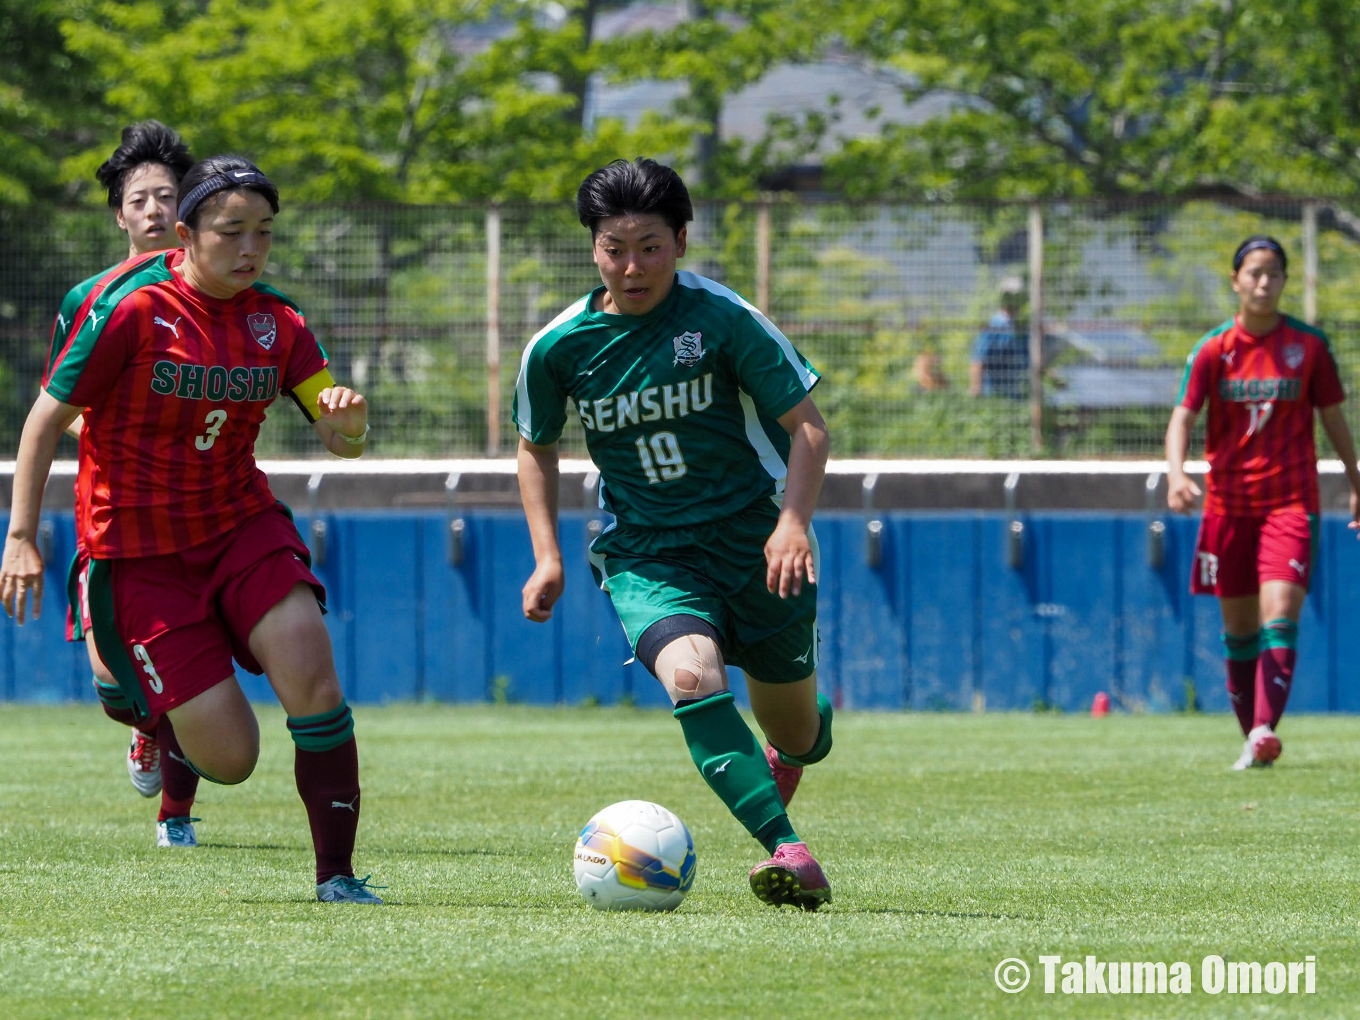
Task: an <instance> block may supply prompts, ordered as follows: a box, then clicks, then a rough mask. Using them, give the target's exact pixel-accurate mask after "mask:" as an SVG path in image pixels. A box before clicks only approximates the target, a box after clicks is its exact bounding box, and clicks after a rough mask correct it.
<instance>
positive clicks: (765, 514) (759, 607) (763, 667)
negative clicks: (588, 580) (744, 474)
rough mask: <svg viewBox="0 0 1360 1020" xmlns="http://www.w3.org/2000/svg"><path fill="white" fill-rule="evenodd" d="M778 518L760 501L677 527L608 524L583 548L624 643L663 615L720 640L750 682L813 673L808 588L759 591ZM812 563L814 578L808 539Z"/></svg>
mask: <svg viewBox="0 0 1360 1020" xmlns="http://www.w3.org/2000/svg"><path fill="white" fill-rule="evenodd" d="M778 519H779V509H778V508H777V507H776V506H775V505H774V504H773V503H772V502H761V503H756V504H753V505H752V506H749V507H747V508H746V509H745V510H743V511H741V513H739V514H736V515H735V516H733V517H728V518H726V519H725V520H721V521H714V522H712V523H709V524H699V525H694V526H692V527H687V528H667V529H659V528H638V527H630V526H628V525H623V524H616V525H613V526H611V527H610V528H608V529H606V530H605V531H604V532H603V533H602V534H601V535H600V536H599V537H598V538H597V539H595V541H594V542H592V543H591V545H590V565H591V569H592V570H593V571H594V572H595V580H596V582H597V583H598V584H599V585H600V587H601V588H602V589H603V590H604V591H606V592H608V593H609V597H610V598H611V599H612V600H613V602H614V609H615V611H617V612H618V614H619V620H620V621H621V622H622V623H623V630H624V633H625V634H627V635H628V643H629V644H630V645H632V646H633V648H634V650H636V649H637V644H638V639H639V638H641V637H642V635H643V633H644V632H645V631H646V630H647V628H648V627H650V626H651V625H652V624H654V623H656V622H657V621H659V620H664V619H665V618H666V617H668V616H679V615H688V616H697V617H699V618H700V619H703V620H706V621H708V623H710V624H711V625H712V626H713V628H714V629H715V630H717V632H718V633H719V634H720V635H722V638H723V658H724V659H725V660H726V661H727V662H728V663H729V664H730V665H733V666H737V667H739V668H740V669H742V670H744V671H745V672H746V673H747V674H749V675H750V676H751V677H752V678H753V679H756V680H761V681H764V682H765V683H793V682H794V681H796V680H802V679H803V678H804V677H807V676H809V675H811V674H812V672H813V671H814V670H815V669H816V668H817V586H816V585H815V584H806V583H805V584H804V585H803V590H802V592H801V593H800V594H798V595H791V596H789V597H788V598H786V599H781V598H780V597H779V596H778V595H777V594H771V593H770V591H769V590H768V589H767V588H766V587H765V571H766V564H765V543H766V541H768V540H769V537H770V534H771V532H773V531H774V526H775V522H776V521H777V520H778ZM808 538H809V540H811V542H812V556H813V562H814V564H815V566H816V568H817V569H818V570H819V571H820V569H821V560H820V555H819V552H818V548H817V536H816V534H815V533H814V532H813V530H812V529H811V528H809V529H808Z"/></svg>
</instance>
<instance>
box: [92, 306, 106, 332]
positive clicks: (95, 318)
mask: <svg viewBox="0 0 1360 1020" xmlns="http://www.w3.org/2000/svg"><path fill="white" fill-rule="evenodd" d="M104 318H106V319H107V318H108V316H107V315H106V316H104ZM98 325H99V316H98V315H95V314H94V309H93V308H91V309H90V328H91V329H95V328H96V327H97V326H98Z"/></svg>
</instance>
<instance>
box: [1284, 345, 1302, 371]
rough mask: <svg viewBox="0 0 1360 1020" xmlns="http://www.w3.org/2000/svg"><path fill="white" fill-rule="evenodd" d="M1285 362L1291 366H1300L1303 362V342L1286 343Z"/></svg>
mask: <svg viewBox="0 0 1360 1020" xmlns="http://www.w3.org/2000/svg"><path fill="white" fill-rule="evenodd" d="M1284 363H1285V364H1286V365H1288V366H1289V367H1290V368H1298V367H1299V366H1300V365H1302V364H1303V344H1285V345H1284Z"/></svg>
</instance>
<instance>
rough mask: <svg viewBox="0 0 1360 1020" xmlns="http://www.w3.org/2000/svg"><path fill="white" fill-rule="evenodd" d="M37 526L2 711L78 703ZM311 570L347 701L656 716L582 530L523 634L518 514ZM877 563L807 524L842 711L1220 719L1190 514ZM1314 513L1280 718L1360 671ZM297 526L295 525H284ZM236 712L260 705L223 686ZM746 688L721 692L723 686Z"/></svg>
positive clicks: (990, 520)
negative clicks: (1096, 704) (631, 708)
mask: <svg viewBox="0 0 1360 1020" xmlns="http://www.w3.org/2000/svg"><path fill="white" fill-rule="evenodd" d="M52 519H53V520H54V522H55V523H56V525H57V526H56V530H55V535H54V546H53V550H52V556H51V558H50V563H49V569H48V575H47V581H46V587H47V592H48V596H47V611H46V612H45V613H44V614H43V616H42V619H41V620H39V621H37V622H34V623H30V624H28V625H26V626H24V627H22V628H18V627H16V626H14V625H13V623H11V622H8V621H7V622H5V623H4V624H3V625H0V698H3V699H8V700H25V701H62V700H69V699H78V700H84V701H88V700H93V695H92V692H91V686H90V680H89V670H88V665H87V663H86V661H85V657H84V651H83V648H81V647H80V646H72V645H67V644H66V643H65V642H64V641H63V627H64V611H65V598H64V589H65V566H66V563H67V562H68V560H69V557H70V555H71V551H72V541H73V540H72V532H71V522H70V515H69V514H67V515H65V517H63V516H62V515H60V514H54V515H52ZM322 519H323V520H324V521H325V524H326V528H327V543H326V544H327V549H326V557H325V562H324V564H323V565H321V566H318V568H317V573H318V575H319V576H320V577H321V579H322V581H324V582H325V584H326V587H327V589H328V591H329V595H330V609H331V612H330V614H329V615H328V616H327V622H328V624H329V627H330V631H331V636H332V639H333V641H334V644H335V656H336V663H337V666H338V669H339V672H340V677H341V682H342V683H343V685H344V688H345V693H346V695H347V696H348V697H349V698H350V699H351V700H352V701H356V702H366V701H367V702H381V701H389V700H409V699H421V698H426V699H437V700H441V701H481V700H488V699H494V698H496V697H499V696H504V697H508V698H510V699H513V700H519V701H526V702H535V703H554V702H562V703H567V704H579V703H582V702H585V701H587V700H591V699H595V700H598V701H600V702H604V703H612V702H618V701H621V700H624V699H631V700H632V701H634V702H636V703H637V704H640V705H655V706H662V705H665V704H666V700H665V697H664V695H663V694H662V693H661V691H660V688H659V685H658V684H656V682H655V681H654V680H653V679H652V678H651V677H650V676H649V675H648V674H647V673H646V671H645V670H643V669H642V667H640V666H638V665H637V664H636V663H630V662H629V661H628V660H629V659H630V657H631V653H630V651H629V648H628V645H627V643H626V642H625V640H624V637H623V632H622V630H621V629H620V627H619V625H618V621H617V619H616V618H615V616H614V613H613V610H612V608H611V606H610V604H609V600H608V598H607V596H605V595H604V594H603V593H601V592H600V591H599V590H598V589H596V588H595V587H594V585H593V583H592V581H591V577H590V572H589V569H588V567H587V564H586V554H585V549H586V541H587V531H586V525H587V519H586V517H585V516H584V515H582V514H580V513H577V514H570V513H568V514H564V515H563V521H562V546H563V554H564V556H565V557H566V563H567V571H568V574H567V590H566V593H565V594H564V596H563V599H562V601H561V603H559V607H558V609H557V611H556V612H555V613H554V616H553V619H552V620H551V621H550V622H549V623H547V624H543V625H536V624H532V623H529V622H528V621H526V620H524V619H523V616H522V614H521V612H520V588H521V586H522V585H523V583H524V581H525V579H526V578H527V577H528V576H529V573H530V571H531V569H532V565H533V564H532V553H531V550H530V546H529V539H528V532H527V529H526V528H525V525H524V522H523V518H522V517H521V516H520V515H519V514H518V513H511V512H495V511H484V512H469V513H468V514H467V515H466V517H465V522H466V530H465V533H464V543H463V549H464V556H463V559H462V562H461V563H459V564H457V565H454V564H452V563H451V562H450V557H449V530H448V521H447V519H446V517H445V516H444V515H443V514H441V513H395V512H391V511H373V512H363V511H349V512H343V513H339V512H337V513H334V514H326V515H324V517H323V518H322ZM883 520H884V529H883V533H882V544H881V549H880V553H881V556H880V562H879V564H878V565H877V566H871V565H870V564H869V562H868V556H867V555H866V533H865V525H864V520H863V518H862V517H860V516H859V515H858V514H844V513H842V514H838V513H827V514H823V515H819V517H818V519H817V525H816V526H817V533H818V536H819V538H820V541H821V547H822V577H821V582H820V586H821V592H820V621H821V636H822V645H821V669H820V677H821V679H822V683H823V686H824V688H826V689H829V690H830V691H831V692H832V693H833V694H834V696H835V698H836V700H837V702H838V703H839V704H840V705H843V706H846V707H854V708H875V709H902V708H911V709H918V710H930V709H969V708H972V707H973V706H974V705H975V703H976V702H977V701H979V700H980V701H984V702H985V705H986V707H987V708H988V709H1001V710H1005V709H1028V708H1031V707H1033V706H1034V705H1035V704H1036V703H1039V702H1043V703H1046V704H1050V705H1055V706H1058V707H1061V708H1063V709H1064V710H1067V711H1080V710H1084V709H1086V708H1088V707H1089V706H1090V704H1091V699H1092V697H1093V696H1094V695H1095V693H1096V692H1097V691H1099V690H1105V691H1108V692H1109V693H1110V694H1111V695H1112V697H1113V698H1114V699H1115V701H1116V703H1117V704H1123V705H1124V706H1126V707H1130V708H1135V707H1137V708H1146V709H1148V710H1152V711H1157V710H1166V709H1171V708H1174V707H1179V706H1183V705H1184V702H1185V698H1186V680H1187V678H1188V679H1189V680H1191V681H1192V682H1193V685H1194V689H1195V691H1196V693H1197V695H1198V699H1199V703H1200V706H1201V707H1202V708H1204V709H1206V710H1210V711H1226V710H1227V697H1226V695H1225V693H1224V691H1223V666H1222V659H1221V657H1220V651H1219V630H1220V627H1219V621H1218V609H1217V605H1216V604H1215V602H1214V600H1213V599H1209V598H1192V597H1191V596H1190V595H1189V594H1188V593H1187V590H1186V587H1187V578H1188V571H1189V567H1190V560H1191V557H1192V549H1193V545H1194V538H1195V527H1196V522H1195V521H1194V520H1191V519H1186V518H1173V519H1170V520H1168V521H1167V522H1166V525H1167V528H1166V534H1165V557H1164V562H1163V565H1162V566H1161V568H1160V569H1154V568H1153V567H1152V566H1150V565H1149V560H1148V527H1147V521H1146V519H1145V518H1144V517H1142V516H1141V515H1112V514H1101V515H1092V514H1076V513H1045V514H1028V515H1023V516H1022V520H1023V521H1024V522H1025V530H1024V535H1023V564H1022V565H1021V566H1020V567H1019V568H1018V569H1016V568H1013V567H1011V566H1009V565H1008V564H1007V548H1006V544H1007V534H1008V532H1007V525H1008V520H1007V518H1006V517H1005V516H1004V515H1000V514H985V513H965V512H950V513H910V514H906V513H904V514H898V515H894V514H884V515H883ZM1345 523H1346V522H1345V520H1344V518H1326V519H1324V524H1323V540H1322V545H1321V550H1320V555H1319V562H1318V564H1317V565H1316V568H1315V576H1314V588H1313V594H1312V596H1311V597H1310V598H1309V600H1308V604H1307V606H1306V607H1305V609H1304V613H1303V619H1302V621H1301V627H1300V631H1301V634H1300V646H1299V668H1298V682H1297V683H1296V684H1295V687H1294V692H1293V695H1292V697H1291V699H1290V708H1291V709H1292V710H1294V711H1307V712H1324V711H1344V712H1354V711H1357V710H1360V685H1358V684H1357V683H1356V680H1357V679H1358V678H1360V676H1358V675H1360V662H1357V661H1356V659H1355V658H1354V657H1351V656H1349V655H1344V654H1342V653H1341V648H1340V643H1341V641H1342V640H1343V638H1344V634H1345V633H1346V632H1348V628H1346V627H1343V626H1340V624H1341V621H1342V619H1343V617H1342V613H1343V612H1344V609H1343V607H1344V606H1346V605H1355V604H1357V601H1360V546H1357V544H1356V542H1355V540H1354V538H1352V537H1351V536H1349V534H1348V533H1347V531H1346V527H1345ZM298 525H299V527H300V528H301V529H302V531H303V534H304V535H307V534H309V533H310V526H309V522H308V520H307V518H306V517H305V516H303V515H299V517H298ZM241 677H242V683H243V686H244V687H245V689H246V691H247V693H248V694H249V695H250V696H251V697H252V698H260V699H268V698H271V697H272V695H271V694H270V691H269V688H268V684H267V683H266V682H265V681H264V680H263V679H261V678H258V677H251V676H248V675H246V674H244V673H242V674H241ZM734 687H735V688H736V689H737V691H738V694H739V697H742V696H744V691H743V690H742V685H741V683H740V678H737V680H736V682H735V683H734Z"/></svg>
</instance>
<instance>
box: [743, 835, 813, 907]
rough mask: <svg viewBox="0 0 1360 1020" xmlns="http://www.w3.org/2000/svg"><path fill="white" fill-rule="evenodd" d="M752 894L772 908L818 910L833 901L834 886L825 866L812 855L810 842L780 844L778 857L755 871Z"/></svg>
mask: <svg viewBox="0 0 1360 1020" xmlns="http://www.w3.org/2000/svg"><path fill="white" fill-rule="evenodd" d="M751 891H752V892H753V893H755V894H756V899H758V900H760V901H761V902H762V903H768V904H770V905H771V906H775V907H782V906H783V905H784V904H785V903H791V904H792V905H793V906H795V907H802V908H803V909H804V910H816V909H817V908H818V907H820V906H821V905H822V904H823V903H830V902H831V883H830V882H828V881H827V880H826V875H825V874H824V873H823V872H822V866H821V865H820V864H818V863H817V862H816V861H815V860H813V857H812V854H810V853H808V848H807V844H806V843H780V844H779V846H777V847H775V851H774V856H773V857H771V858H770V859H769V860H768V861H763V862H762V863H760V864H757V865H756V866H755V867H754V868H752V869H751Z"/></svg>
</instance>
